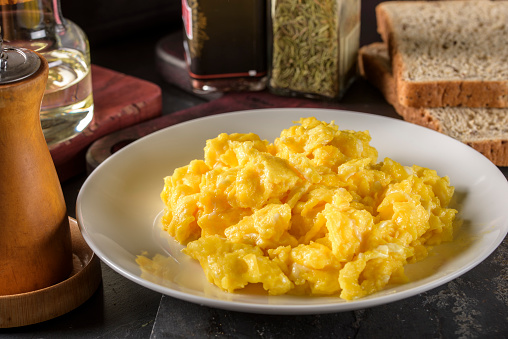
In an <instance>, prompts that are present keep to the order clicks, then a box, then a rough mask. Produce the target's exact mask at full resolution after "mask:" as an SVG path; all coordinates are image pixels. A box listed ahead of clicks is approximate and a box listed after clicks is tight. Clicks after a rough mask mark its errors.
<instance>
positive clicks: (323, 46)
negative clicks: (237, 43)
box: [269, 0, 361, 99]
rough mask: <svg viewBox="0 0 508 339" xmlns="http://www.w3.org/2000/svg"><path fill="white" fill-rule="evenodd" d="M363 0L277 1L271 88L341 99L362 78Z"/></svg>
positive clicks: (273, 9)
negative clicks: (358, 64)
mask: <svg viewBox="0 0 508 339" xmlns="http://www.w3.org/2000/svg"><path fill="white" fill-rule="evenodd" d="M360 6H361V3H360V0H272V4H271V27H272V32H271V33H272V34H271V40H272V41H271V43H270V45H271V65H270V80H269V89H270V91H271V92H273V93H275V94H279V95H288V96H303V97H311V98H326V99H340V98H341V97H342V96H343V95H344V92H345V91H346V90H347V88H348V87H349V85H350V84H351V83H352V81H353V80H354V78H355V77H356V74H357V67H356V60H357V53H358V48H359V45H360Z"/></svg>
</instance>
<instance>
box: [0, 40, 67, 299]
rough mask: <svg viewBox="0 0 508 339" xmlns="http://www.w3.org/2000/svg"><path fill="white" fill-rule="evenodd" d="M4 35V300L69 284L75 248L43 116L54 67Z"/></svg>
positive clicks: (0, 82)
mask: <svg viewBox="0 0 508 339" xmlns="http://www.w3.org/2000/svg"><path fill="white" fill-rule="evenodd" d="M4 47H5V46H2V39H1V36H0V296H2V295H13V294H19V293H25V292H31V291H35V290H39V289H42V288H45V287H49V286H52V285H54V284H57V283H59V282H61V281H63V280H65V279H67V278H68V277H69V275H70V273H71V270H72V267H73V263H72V260H73V259H72V243H71V237H70V228H69V219H68V216H67V209H66V206H65V200H64V197H63V194H62V189H61V186H60V182H59V179H58V176H57V173H56V170H55V166H54V164H53V160H52V158H51V155H50V152H49V149H48V146H47V144H46V141H45V139H44V135H43V133H42V128H41V123H40V117H39V111H40V107H41V102H42V96H43V94H44V90H45V87H46V81H47V78H48V69H49V68H48V63H47V62H46V60H45V59H44V58H43V57H41V56H40V55H39V54H38V53H36V52H33V51H31V50H27V49H20V48H12V47H5V48H4Z"/></svg>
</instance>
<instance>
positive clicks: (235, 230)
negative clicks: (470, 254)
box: [161, 118, 457, 300]
mask: <svg viewBox="0 0 508 339" xmlns="http://www.w3.org/2000/svg"><path fill="white" fill-rule="evenodd" d="M370 139H371V138H370V135H369V133H368V132H357V131H348V130H339V128H338V126H337V125H335V124H334V123H333V122H332V123H330V124H328V123H325V122H321V121H318V120H317V119H315V118H302V119H301V120H300V121H299V124H296V125H294V126H292V127H291V128H289V129H286V130H284V131H282V133H281V134H280V137H278V138H277V139H276V140H275V141H274V142H273V143H269V142H268V141H266V140H261V139H260V138H259V137H258V136H257V135H255V134H252V133H251V134H231V135H228V134H220V135H219V136H218V137H217V138H215V139H212V140H208V141H207V142H206V147H205V149H204V151H205V152H204V160H194V161H192V162H191V163H190V164H189V165H187V166H184V167H181V168H178V169H176V170H175V171H174V173H173V175H172V176H168V177H166V178H165V185H164V189H163V191H162V193H161V198H162V200H163V202H164V204H165V206H166V207H165V211H164V215H163V217H162V224H163V227H164V230H165V231H167V232H168V233H169V234H170V235H171V236H172V237H174V238H175V239H176V240H177V241H178V242H180V243H181V244H184V245H186V247H185V248H184V250H183V251H184V253H186V254H187V255H189V256H191V257H192V258H194V259H196V260H198V261H199V263H200V264H201V266H202V268H203V270H204V272H205V274H206V277H207V279H208V280H209V281H210V282H212V283H214V284H215V285H217V286H218V287H220V288H221V289H223V290H225V291H229V292H233V291H235V290H238V289H241V288H243V287H245V286H246V285H247V284H262V286H263V288H264V289H265V290H267V291H268V293H269V294H271V295H279V294H286V293H287V294H296V295H335V294H336V295H340V297H341V298H343V299H346V300H352V299H356V298H361V297H364V296H366V295H369V294H371V293H374V292H376V291H379V290H381V289H383V288H384V287H385V286H386V285H387V284H388V283H389V282H390V283H400V282H404V281H406V280H407V279H406V277H405V275H404V265H406V264H407V263H413V262H416V261H419V260H422V259H424V258H425V257H426V256H427V255H428V249H429V246H433V245H437V244H439V243H441V242H443V241H450V240H452V236H453V226H452V224H453V220H454V218H455V214H456V212H457V211H456V210H455V209H451V208H448V207H447V206H448V204H449V202H450V199H451V197H452V195H453V192H454V188H453V187H452V186H450V183H449V179H448V178H447V177H439V176H438V175H437V174H436V172H435V171H433V170H430V169H427V168H423V167H419V166H416V165H414V166H412V167H406V166H403V165H401V164H399V163H397V162H395V161H393V160H391V159H389V158H386V159H384V161H382V162H379V163H377V151H376V149H375V148H373V147H372V146H370V145H369V142H370Z"/></svg>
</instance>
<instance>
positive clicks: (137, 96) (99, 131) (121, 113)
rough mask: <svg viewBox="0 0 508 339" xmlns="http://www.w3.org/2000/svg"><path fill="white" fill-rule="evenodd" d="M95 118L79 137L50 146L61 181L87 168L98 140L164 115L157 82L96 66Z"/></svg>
mask: <svg viewBox="0 0 508 339" xmlns="http://www.w3.org/2000/svg"><path fill="white" fill-rule="evenodd" d="M92 85H93V95H94V105H95V112H94V119H93V120H92V122H91V123H90V125H89V126H88V127H87V128H86V129H85V130H84V131H83V132H82V133H81V134H78V135H77V136H76V137H74V138H72V139H70V140H68V141H64V142H62V143H59V144H56V145H52V146H51V147H50V152H51V156H52V157H53V162H54V163H55V167H56V169H57V172H58V176H59V178H60V181H65V180H67V179H69V178H71V177H73V176H76V175H78V174H81V173H84V172H85V171H86V161H85V155H86V151H87V149H88V146H90V145H91V144H92V143H93V142H94V141H95V140H97V139H99V138H101V137H102V136H104V135H107V134H109V133H112V132H114V131H118V130H121V129H123V128H126V127H129V126H132V125H135V124H138V123H140V122H142V121H146V120H148V119H151V118H154V117H157V116H160V115H161V114H162V95H161V89H160V87H159V86H157V85H156V84H153V83H151V82H148V81H145V80H142V79H139V78H136V77H132V76H129V75H126V74H123V73H119V72H116V71H112V70H110V69H107V68H104V67H100V66H97V65H92Z"/></svg>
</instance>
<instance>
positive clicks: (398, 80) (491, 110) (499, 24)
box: [359, 0, 508, 166]
mask: <svg viewBox="0 0 508 339" xmlns="http://www.w3.org/2000/svg"><path fill="white" fill-rule="evenodd" d="M376 16H377V24H378V32H379V33H380V35H381V37H382V39H383V42H382V43H373V44H370V45H367V46H363V47H362V48H361V49H360V52H359V66H360V73H361V74H362V76H364V77H365V78H366V79H367V80H369V81H370V82H371V83H372V84H373V85H375V86H376V87H378V88H379V89H380V90H381V92H382V93H383V95H384V96H385V98H386V100H387V101H388V102H389V103H390V104H391V105H393V106H394V108H395V110H396V111H397V113H398V114H399V115H401V116H402V117H403V118H404V120H406V121H409V122H412V123H416V124H419V125H422V126H426V127H429V128H432V129H434V130H436V131H439V132H441V133H444V134H447V135H449V136H450V137H453V138H455V139H457V140H460V141H462V142H464V143H466V144H468V145H470V146H471V147H473V148H475V149H476V150H478V151H479V152H481V153H482V154H484V155H485V156H486V157H487V158H489V159H490V160H491V161H492V162H493V163H494V164H496V165H498V166H508V1H481V0H480V1H474V0H473V1H428V2H427V1H389V2H383V3H380V4H379V5H378V6H377V7H376Z"/></svg>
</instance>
